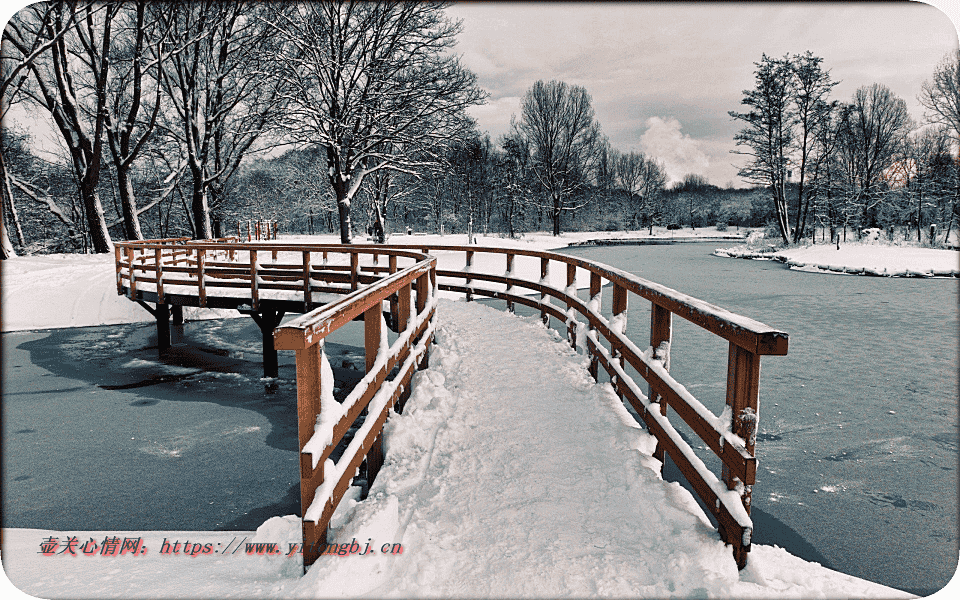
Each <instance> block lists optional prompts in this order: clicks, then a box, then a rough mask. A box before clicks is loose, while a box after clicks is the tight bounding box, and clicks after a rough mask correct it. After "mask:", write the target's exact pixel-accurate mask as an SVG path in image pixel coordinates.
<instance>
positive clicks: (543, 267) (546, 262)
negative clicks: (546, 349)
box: [540, 257, 550, 327]
mask: <svg viewBox="0 0 960 600" xmlns="http://www.w3.org/2000/svg"><path fill="white" fill-rule="evenodd" d="M549 275H550V259H549V258H545V257H541V258H540V285H548V284H546V283H544V281H546V280H547V277H548V276H549ZM546 297H547V295H546V294H544V293H543V292H540V306H541V308H540V320H541V321H543V324H544V325H546V326H547V327H549V326H550V315H549V313H547V311H546V310H545V309H544V308H542V307H543V300H544V298H546ZM547 302H549V300H547Z"/></svg>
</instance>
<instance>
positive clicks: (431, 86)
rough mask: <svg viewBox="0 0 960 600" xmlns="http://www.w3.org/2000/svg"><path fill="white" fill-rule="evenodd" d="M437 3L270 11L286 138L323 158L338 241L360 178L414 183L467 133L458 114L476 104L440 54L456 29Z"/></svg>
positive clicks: (474, 94) (467, 84) (477, 98)
mask: <svg viewBox="0 0 960 600" xmlns="http://www.w3.org/2000/svg"><path fill="white" fill-rule="evenodd" d="M444 7H445V5H444V4H442V3H419V2H398V1H389V2H361V1H354V0H337V1H331V2H310V3H303V4H294V5H289V6H286V7H282V8H281V9H279V10H277V11H276V12H275V13H274V15H273V17H272V21H273V27H274V28H275V30H276V32H277V33H278V34H279V37H280V39H281V40H282V42H283V44H282V50H281V52H280V53H279V55H278V57H277V59H278V60H277V63H276V66H275V69H276V70H277V71H278V73H279V74H280V75H281V76H282V77H283V78H284V80H285V82H286V84H287V85H288V86H289V88H290V92H289V96H288V98H289V100H290V106H291V108H290V110H289V111H288V112H287V117H288V124H289V125H288V132H289V135H290V137H291V138H292V139H293V140H294V141H295V142H298V143H306V144H316V145H319V146H322V147H324V148H325V149H326V152H327V166H328V170H327V175H328V177H329V179H330V184H331V186H332V187H333V189H334V192H335V195H336V202H337V208H338V212H339V215H340V239H341V241H342V242H343V243H349V242H350V237H351V228H350V207H351V202H352V201H353V198H354V196H355V195H356V193H357V191H358V190H359V189H360V186H361V184H362V183H363V180H364V178H365V177H366V176H367V175H368V174H370V173H373V172H375V171H378V170H382V169H391V170H395V171H404V172H409V173H417V172H419V171H421V170H422V169H424V168H426V167H427V166H429V165H430V164H431V163H433V162H434V161H436V160H439V156H438V154H437V153H434V154H433V155H432V158H428V157H430V156H431V155H429V154H428V152H429V150H430V149H431V148H441V147H442V145H443V142H444V141H446V140H447V139H456V138H459V137H462V136H463V135H464V134H465V133H466V132H468V131H469V130H470V129H471V128H472V122H471V121H470V119H469V118H467V117H466V115H465V113H464V110H465V109H466V108H467V107H469V106H471V105H473V104H477V103H480V102H482V101H483V99H484V96H485V95H484V93H483V92H482V91H481V90H480V89H479V88H477V86H476V77H475V76H474V75H473V74H472V73H471V72H469V71H467V70H466V69H464V68H463V67H462V66H461V64H460V62H459V60H458V59H457V58H456V57H455V56H453V55H451V54H450V48H451V47H452V46H453V44H454V42H455V40H454V37H455V36H456V34H457V33H458V32H459V31H460V25H459V23H453V22H450V21H449V20H447V18H446V17H445V15H444V12H443V9H444Z"/></svg>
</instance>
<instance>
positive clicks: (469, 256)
mask: <svg viewBox="0 0 960 600" xmlns="http://www.w3.org/2000/svg"><path fill="white" fill-rule="evenodd" d="M472 266H473V250H467V266H466V268H465V269H464V271H466V272H467V281H466V284H465V285H466V287H467V302H470V301H472V300H473V294H472V293H471V292H470V282H471V281H472V279H470V268H471V267H472Z"/></svg>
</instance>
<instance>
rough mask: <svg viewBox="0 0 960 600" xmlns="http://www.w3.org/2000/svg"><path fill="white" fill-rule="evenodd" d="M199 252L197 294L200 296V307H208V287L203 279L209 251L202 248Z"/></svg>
mask: <svg viewBox="0 0 960 600" xmlns="http://www.w3.org/2000/svg"><path fill="white" fill-rule="evenodd" d="M196 251H197V294H198V295H199V296H200V307H201V308H203V307H205V306H206V305H207V286H206V282H205V281H204V278H203V265H204V263H205V262H206V259H207V251H206V250H202V249H200V248H197V249H196Z"/></svg>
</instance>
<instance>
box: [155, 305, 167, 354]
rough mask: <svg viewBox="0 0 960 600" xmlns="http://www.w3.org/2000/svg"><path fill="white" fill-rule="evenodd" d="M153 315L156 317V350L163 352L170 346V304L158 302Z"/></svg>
mask: <svg viewBox="0 0 960 600" xmlns="http://www.w3.org/2000/svg"><path fill="white" fill-rule="evenodd" d="M153 316H154V317H156V319H157V350H159V351H160V354H163V353H164V352H166V351H167V350H168V349H169V348H170V306H169V305H168V304H158V305H157V308H156V312H155V313H154V315H153Z"/></svg>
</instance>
